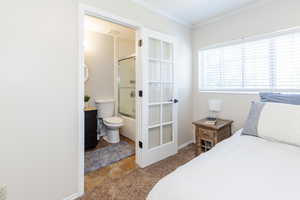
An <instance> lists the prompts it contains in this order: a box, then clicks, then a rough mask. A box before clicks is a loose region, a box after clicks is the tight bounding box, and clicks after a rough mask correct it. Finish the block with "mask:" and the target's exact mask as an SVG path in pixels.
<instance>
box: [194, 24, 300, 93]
mask: <svg viewBox="0 0 300 200" xmlns="http://www.w3.org/2000/svg"><path fill="white" fill-rule="evenodd" d="M293 33H300V26H299V27H293V28H289V29H284V30H279V31H275V32H271V33H264V34H260V35H255V36H248V37H243V38H240V39H237V40H231V41H227V42H222V43H217V44H213V45H209V46H207V47H204V48H200V49H198V51H197V52H198V54H197V56H198V57H197V58H198V59H197V60H198V74H197V76H198V90H199V92H206V93H213V92H216V93H241V94H255V93H259V92H262V91H266V92H287V93H289V92H291V93H300V88H299V89H276V88H259V89H247V88H228V89H226V88H220V89H217V88H216V89H209V88H203V87H202V86H201V85H202V79H203V76H204V75H205V74H204V73H203V72H204V68H203V67H202V66H203V64H202V61H201V52H202V51H206V50H211V49H216V48H223V47H228V46H233V45H239V44H243V43H247V42H253V41H258V40H263V39H272V38H275V37H278V36H283V35H288V34H293ZM269 68H270V70H271V69H272V68H273V69H274V64H271V65H270V67H269ZM243 70H244V69H243ZM273 71H274V70H273ZM243 76H244V74H243ZM243 80H244V78H243ZM270 81H271V82H272V83H271V84H272V85H273V84H274V81H275V80H274V75H272V76H271V78H270ZM242 84H244V81H243V83H242Z"/></svg>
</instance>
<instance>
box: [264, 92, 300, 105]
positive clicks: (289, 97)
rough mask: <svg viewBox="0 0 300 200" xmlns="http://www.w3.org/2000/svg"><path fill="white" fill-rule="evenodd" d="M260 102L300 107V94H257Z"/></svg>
mask: <svg viewBox="0 0 300 200" xmlns="http://www.w3.org/2000/svg"><path fill="white" fill-rule="evenodd" d="M259 96H260V100H261V102H274V103H284V104H293V105H300V94H280V93H272V92H262V93H259Z"/></svg>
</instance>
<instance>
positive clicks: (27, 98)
mask: <svg viewBox="0 0 300 200" xmlns="http://www.w3.org/2000/svg"><path fill="white" fill-rule="evenodd" d="M80 2H84V3H86V4H89V5H91V6H96V7H98V8H99V9H102V10H105V11H108V12H111V13H113V14H115V15H120V16H122V17H125V18H129V19H131V20H136V21H138V22H139V23H141V24H143V25H144V26H146V27H148V28H151V29H154V30H157V31H161V32H164V33H167V34H171V35H174V36H176V37H177V38H178V40H179V52H178V55H177V57H178V58H179V63H178V65H177V68H178V70H180V71H179V74H180V76H179V75H178V77H177V80H178V81H179V86H180V88H179V97H180V98H179V99H180V101H181V102H180V105H179V113H180V115H179V143H180V144H182V143H184V142H186V141H188V140H190V139H191V135H192V134H191V113H192V108H191V85H192V83H191V74H192V69H191V37H190V31H189V30H188V29H187V28H185V27H183V26H181V25H178V24H176V23H174V22H172V21H170V20H168V19H166V18H164V17H160V16H158V15H157V14H154V13H153V12H150V11H148V10H146V9H144V8H143V7H140V6H138V5H135V4H134V3H132V1H130V0H122V1H119V0H110V1H108V0H82V1H80ZM0 10H1V12H0V24H1V37H0V44H1V45H0V60H1V67H0V91H1V100H0V184H7V185H8V190H9V191H8V200H20V199H24V200H29V199H30V200H41V199H43V200H62V199H64V198H66V197H68V196H70V195H74V194H76V193H77V192H78V191H79V189H78V142H79V141H78V102H77V101H78V46H77V45H78V44H77V43H78V1H77V0H75V1H74V0H64V1H61V0H51V1H50V0H44V1H35V0H27V1H20V0H9V1H3V2H1V9H0Z"/></svg>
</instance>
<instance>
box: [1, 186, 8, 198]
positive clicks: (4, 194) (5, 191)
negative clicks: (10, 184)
mask: <svg viewBox="0 0 300 200" xmlns="http://www.w3.org/2000/svg"><path fill="white" fill-rule="evenodd" d="M0 200H7V187H6V185H3V186H1V185H0Z"/></svg>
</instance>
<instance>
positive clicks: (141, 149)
mask: <svg viewBox="0 0 300 200" xmlns="http://www.w3.org/2000/svg"><path fill="white" fill-rule="evenodd" d="M141 38H142V43H141V47H139V48H140V50H141V51H140V53H141V54H140V58H141V62H140V63H141V66H140V68H141V69H140V73H139V74H140V75H141V77H142V79H141V80H140V81H141V87H140V89H142V91H138V92H139V95H140V106H141V107H140V108H141V113H140V116H141V118H142V120H141V122H142V123H141V124H140V129H138V132H139V134H138V137H139V140H138V143H139V144H138V146H137V148H138V151H137V163H138V164H139V165H140V166H141V167H146V166H148V165H150V164H152V163H155V162H157V161H160V160H162V159H164V158H166V157H169V156H171V155H174V154H176V153H177V102H178V100H177V99H176V87H175V80H174V73H175V72H174V71H175V70H174V69H175V67H174V66H175V56H174V51H175V39H174V38H173V37H171V36H168V35H165V34H162V33H158V32H154V31H151V30H145V29H143V30H142V31H141Z"/></svg>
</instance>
